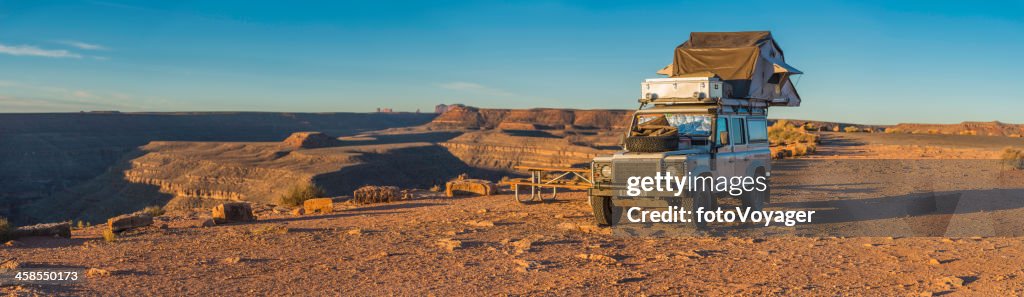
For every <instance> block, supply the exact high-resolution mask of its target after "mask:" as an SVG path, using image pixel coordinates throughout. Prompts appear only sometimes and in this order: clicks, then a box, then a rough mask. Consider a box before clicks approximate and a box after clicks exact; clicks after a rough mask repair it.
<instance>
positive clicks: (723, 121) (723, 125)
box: [715, 118, 732, 146]
mask: <svg viewBox="0 0 1024 297" xmlns="http://www.w3.org/2000/svg"><path fill="white" fill-rule="evenodd" d="M717 122H718V129H715V133H717V134H715V139H716V140H715V144H717V145H718V146H723V145H728V144H729V142H722V138H721V137H719V135H722V132H728V131H729V119H728V118H718V121H717ZM729 138H732V135H729Z"/></svg>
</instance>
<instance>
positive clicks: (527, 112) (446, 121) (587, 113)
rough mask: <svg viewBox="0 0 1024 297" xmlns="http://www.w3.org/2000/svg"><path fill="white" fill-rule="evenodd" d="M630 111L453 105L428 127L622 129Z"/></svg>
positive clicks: (627, 121)
mask: <svg viewBox="0 0 1024 297" xmlns="http://www.w3.org/2000/svg"><path fill="white" fill-rule="evenodd" d="M631 114H632V111H629V110H578V109H552V108H535V109H486V108H476V107H472V106H460V105H451V106H448V108H447V111H446V112H445V113H443V114H441V115H439V116H438V117H437V118H434V120H433V121H431V122H430V124H428V125H427V126H428V127H432V128H440V129H496V128H505V127H516V126H518V127H526V125H533V126H534V127H535V128H537V129H565V128H566V127H571V128H579V129H602V130H620V129H624V128H625V127H626V126H628V125H629V117H630V116H631Z"/></svg>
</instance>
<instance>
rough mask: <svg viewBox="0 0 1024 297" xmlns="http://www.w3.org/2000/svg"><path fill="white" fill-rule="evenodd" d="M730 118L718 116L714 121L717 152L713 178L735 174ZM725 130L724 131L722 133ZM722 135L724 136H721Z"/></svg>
mask: <svg viewBox="0 0 1024 297" xmlns="http://www.w3.org/2000/svg"><path fill="white" fill-rule="evenodd" d="M730 122H731V118H729V117H725V116H719V117H718V119H717V120H716V121H715V147H716V148H717V153H715V172H714V176H715V178H717V177H719V176H725V177H730V176H733V174H735V170H736V165H735V164H734V163H735V159H736V152H735V151H734V150H733V145H732V138H733V136H732V132H731V131H729V129H730V128H732V127H731V126H732V123H730ZM722 132H726V133H724V134H723V133H722ZM722 136H726V137H725V138H723V137H722Z"/></svg>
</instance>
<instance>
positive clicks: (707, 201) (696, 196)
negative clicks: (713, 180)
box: [678, 189, 718, 229]
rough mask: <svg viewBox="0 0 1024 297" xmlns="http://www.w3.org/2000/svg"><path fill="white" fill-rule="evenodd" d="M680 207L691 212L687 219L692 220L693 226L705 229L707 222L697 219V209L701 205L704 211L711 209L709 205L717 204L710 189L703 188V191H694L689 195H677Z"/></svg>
mask: <svg viewBox="0 0 1024 297" xmlns="http://www.w3.org/2000/svg"><path fill="white" fill-rule="evenodd" d="M679 201H680V205H678V206H680V207H682V208H683V209H684V210H686V211H689V212H691V216H690V217H689V219H692V220H693V222H692V223H693V226H694V227H695V228H697V229H707V227H708V223H707V222H703V221H701V220H698V219H697V209H698V208H701V207H703V208H704V211H708V210H711V208H710V206H711V205H715V207H716V208H717V207H718V206H717V205H718V199H715V195H714V193H712V192H711V189H704V191H697V192H694V193H693V194H692V195H690V197H679Z"/></svg>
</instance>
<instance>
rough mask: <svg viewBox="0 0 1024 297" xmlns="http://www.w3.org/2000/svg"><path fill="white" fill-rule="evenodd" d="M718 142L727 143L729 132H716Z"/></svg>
mask: <svg viewBox="0 0 1024 297" xmlns="http://www.w3.org/2000/svg"><path fill="white" fill-rule="evenodd" d="M718 142H719V143H721V144H722V145H727V144H729V132H726V131H722V132H718Z"/></svg>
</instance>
